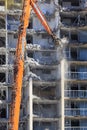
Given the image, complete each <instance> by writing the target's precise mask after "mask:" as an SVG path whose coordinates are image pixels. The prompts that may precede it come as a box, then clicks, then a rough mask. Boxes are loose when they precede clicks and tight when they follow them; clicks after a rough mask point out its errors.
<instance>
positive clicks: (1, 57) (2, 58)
mask: <svg viewBox="0 0 87 130" xmlns="http://www.w3.org/2000/svg"><path fill="white" fill-rule="evenodd" d="M5 63H6V57H5V55H0V65H3V64H5Z"/></svg>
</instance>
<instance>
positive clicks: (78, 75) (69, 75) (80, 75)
mask: <svg viewBox="0 0 87 130" xmlns="http://www.w3.org/2000/svg"><path fill="white" fill-rule="evenodd" d="M65 78H66V79H81V80H83V79H87V72H65Z"/></svg>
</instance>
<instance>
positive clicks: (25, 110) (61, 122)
mask: <svg viewBox="0 0 87 130" xmlns="http://www.w3.org/2000/svg"><path fill="white" fill-rule="evenodd" d="M22 3H23V1H22V0H11V1H10V0H0V130H8V129H9V110H10V105H11V94H12V88H13V87H14V66H15V64H14V63H15V48H16V44H17V37H18V26H19V24H20V21H19V19H20V15H21V12H22ZM37 4H38V5H39V7H40V9H41V10H42V12H43V13H44V15H45V17H46V19H47V21H48V23H49V25H50V27H51V29H52V31H53V32H54V33H55V34H56V35H57V37H59V38H61V39H62V38H64V37H67V40H68V44H66V45H65V46H64V47H62V48H61V47H58V46H56V45H55V43H54V41H53V40H52V38H51V37H50V36H49V34H47V32H46V31H45V29H44V27H43V26H42V25H41V23H40V21H39V20H38V18H37V17H36V15H35V13H34V11H33V10H32V11H31V18H30V23H29V26H28V28H27V36H26V39H27V46H26V55H25V66H24V79H23V86H22V101H21V107H20V124H19V130H86V129H87V124H86V121H87V109H86V106H87V87H86V85H87V81H86V79H87V56H86V52H87V44H86V41H87V33H86V30H87V28H86V22H87V10H86V8H87V1H86V0H59V1H58V0H39V1H38V3H37Z"/></svg>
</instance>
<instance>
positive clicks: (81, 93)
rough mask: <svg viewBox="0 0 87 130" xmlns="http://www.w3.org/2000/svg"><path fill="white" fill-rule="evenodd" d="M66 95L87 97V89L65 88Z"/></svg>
mask: <svg viewBox="0 0 87 130" xmlns="http://www.w3.org/2000/svg"><path fill="white" fill-rule="evenodd" d="M64 96H65V97H70V98H87V90H65V91H64Z"/></svg>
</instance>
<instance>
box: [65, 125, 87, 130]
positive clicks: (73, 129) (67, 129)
mask: <svg viewBox="0 0 87 130" xmlns="http://www.w3.org/2000/svg"><path fill="white" fill-rule="evenodd" d="M64 130H87V127H81V126H78V127H65V129H64Z"/></svg>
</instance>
